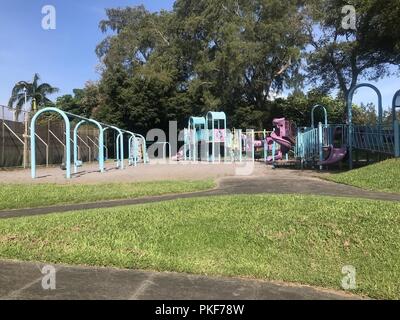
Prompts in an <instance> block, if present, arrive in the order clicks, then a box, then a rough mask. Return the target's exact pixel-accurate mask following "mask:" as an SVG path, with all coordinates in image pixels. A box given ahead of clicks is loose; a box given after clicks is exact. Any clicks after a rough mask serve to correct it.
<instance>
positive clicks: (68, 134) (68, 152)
mask: <svg viewBox="0 0 400 320" xmlns="http://www.w3.org/2000/svg"><path fill="white" fill-rule="evenodd" d="M47 112H54V113H58V114H59V115H60V116H61V117H62V118H63V120H64V123H65V139H66V141H65V168H66V178H67V179H71V140H70V139H71V124H70V122H69V119H68V116H67V113H65V112H64V111H62V110H60V109H57V108H44V109H42V110H40V111H38V112H37V113H36V114H35V115H34V116H33V118H32V120H31V129H30V134H31V175H32V179H35V178H36V121H37V119H38V118H39V117H40V116H41V115H42V114H44V113H47Z"/></svg>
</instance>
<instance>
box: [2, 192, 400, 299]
mask: <svg viewBox="0 0 400 320" xmlns="http://www.w3.org/2000/svg"><path fill="white" fill-rule="evenodd" d="M399 252H400V203H395V202H383V201H372V200H357V199H340V198H331V197H315V196H294V195H287V196H272V195H257V196H224V197H210V198H200V199H185V200H176V201H168V202H163V203H157V204H146V205H139V206H130V207H119V208H113V209H101V210H89V211H81V212H74V213H68V214H62V215H50V216H40V217H26V218H18V219H15V218H13V219H7V220H0V258H2V259H18V260H24V261H41V262H47V263H65V264H77V265H90V266H112V267H120V268H135V269H148V270H157V271H176V272H188V273H195V274H205V275H224V276H243V277H252V278H259V279H267V280H279V281H288V282H297V283H302V284H309V285H315V286H322V287H326V288H333V289H340V284H341V280H342V278H343V277H344V275H343V274H342V273H341V270H342V267H343V266H345V265H352V266H354V267H355V268H356V269H357V285H358V289H357V290H356V291H354V293H358V294H364V295H368V296H370V297H373V298H389V299H399V298H400V268H399V266H400V254H399Z"/></svg>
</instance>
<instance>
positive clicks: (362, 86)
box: [347, 83, 383, 170]
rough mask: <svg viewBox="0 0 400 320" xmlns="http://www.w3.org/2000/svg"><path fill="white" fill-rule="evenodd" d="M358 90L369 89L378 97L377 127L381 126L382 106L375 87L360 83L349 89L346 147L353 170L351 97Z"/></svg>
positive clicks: (350, 166)
mask: <svg viewBox="0 0 400 320" xmlns="http://www.w3.org/2000/svg"><path fill="white" fill-rule="evenodd" d="M360 88H370V89H372V90H374V91H375V93H376V94H377V96H378V125H379V126H381V125H382V120H383V106H382V94H381V92H380V91H379V89H378V88H377V87H375V86H374V85H372V84H370V83H360V84H358V85H356V86H354V87H353V88H351V89H350V91H349V95H348V97H347V121H348V126H349V137H348V140H349V141H348V143H349V145H348V147H349V168H350V170H351V169H353V132H354V128H353V97H354V93H355V92H356V90H357V89H360Z"/></svg>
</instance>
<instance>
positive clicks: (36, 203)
mask: <svg viewBox="0 0 400 320" xmlns="http://www.w3.org/2000/svg"><path fill="white" fill-rule="evenodd" d="M213 187H215V182H214V181H212V180H200V181H160V182H136V183H113V184H92V185H90V184H86V185H83V184H82V185H78V184H76V185H56V184H34V185H33V184H32V185H29V184H28V185H22V184H21V185H15V184H0V210H5V209H21V208H34V207H41V206H52V205H63V204H71V203H86V202H95V201H101V200H118V199H130V198H139V197H145V196H159V195H164V194H173V193H187V192H194V191H202V190H207V189H211V188H213Z"/></svg>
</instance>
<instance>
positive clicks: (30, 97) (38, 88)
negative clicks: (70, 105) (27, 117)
mask: <svg viewBox="0 0 400 320" xmlns="http://www.w3.org/2000/svg"><path fill="white" fill-rule="evenodd" d="M39 81H40V76H39V74H37V73H35V75H34V77H33V81H32V82H27V81H20V82H18V83H17V84H16V85H15V86H14V88H13V90H12V93H11V98H10V100H9V102H8V106H9V107H10V108H14V109H15V112H16V115H17V116H18V114H19V113H20V112H21V110H22V107H23V106H24V104H25V90H26V100H27V103H29V102H30V103H31V110H35V108H36V109H37V108H39V109H40V108H43V107H45V106H53V105H54V104H53V102H52V101H51V100H50V99H48V98H47V96H48V95H51V94H54V93H56V92H58V89H57V88H55V87H52V86H51V85H50V84H48V83H41V84H40V83H39ZM28 111H30V110H28Z"/></svg>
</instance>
